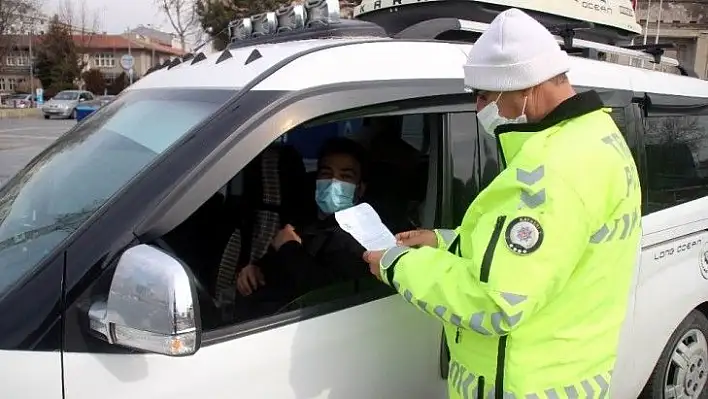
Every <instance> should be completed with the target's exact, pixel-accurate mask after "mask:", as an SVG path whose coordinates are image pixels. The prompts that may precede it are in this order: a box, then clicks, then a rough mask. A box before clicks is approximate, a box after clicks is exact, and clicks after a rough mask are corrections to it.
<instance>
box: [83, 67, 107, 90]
mask: <svg viewBox="0 0 708 399" xmlns="http://www.w3.org/2000/svg"><path fill="white" fill-rule="evenodd" d="M81 78H82V79H83V81H84V90H88V91H90V92H91V93H95V94H103V92H104V91H105V90H106V78H105V77H104V76H103V73H102V72H101V71H100V70H98V69H93V68H92V69H89V70H88V71H86V72H84V73H83V74H82V75H81Z"/></svg>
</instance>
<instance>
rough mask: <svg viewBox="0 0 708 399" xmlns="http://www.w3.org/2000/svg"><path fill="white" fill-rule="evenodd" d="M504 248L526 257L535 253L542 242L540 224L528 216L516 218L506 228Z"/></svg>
mask: <svg viewBox="0 0 708 399" xmlns="http://www.w3.org/2000/svg"><path fill="white" fill-rule="evenodd" d="M505 239H506V246H507V247H508V248H509V249H510V250H511V251H512V252H514V253H517V254H519V255H527V254H530V253H532V252H534V251H536V250H537V249H538V248H539V247H540V246H541V243H542V242H543V228H541V224H540V223H539V222H538V221H537V220H536V219H533V218H530V217H528V216H521V217H518V218H516V219H514V220H512V221H511V222H509V225H508V226H507V227H506V233H505Z"/></svg>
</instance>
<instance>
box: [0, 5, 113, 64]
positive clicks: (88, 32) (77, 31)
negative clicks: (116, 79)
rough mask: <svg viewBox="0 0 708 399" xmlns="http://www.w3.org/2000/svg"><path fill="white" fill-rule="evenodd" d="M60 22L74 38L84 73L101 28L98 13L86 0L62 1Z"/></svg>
mask: <svg viewBox="0 0 708 399" xmlns="http://www.w3.org/2000/svg"><path fill="white" fill-rule="evenodd" d="M0 1H3V0H0ZM59 21H60V22H61V23H63V24H65V25H66V27H67V29H68V30H69V34H70V35H71V36H72V37H73V40H74V43H75V44H76V52H77V54H78V55H79V58H78V60H77V62H78V63H79V68H80V70H82V71H83V70H84V69H86V67H87V66H88V64H89V61H90V59H89V56H88V54H89V53H90V51H89V49H90V48H91V42H92V41H93V38H94V36H96V34H97V33H98V28H99V27H100V21H99V16H98V12H97V11H96V10H91V9H90V8H89V7H88V5H87V2H86V0H62V2H61V7H60V11H59Z"/></svg>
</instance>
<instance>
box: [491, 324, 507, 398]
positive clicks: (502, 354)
mask: <svg viewBox="0 0 708 399" xmlns="http://www.w3.org/2000/svg"><path fill="white" fill-rule="evenodd" d="M507 338H508V336H507V335H502V336H501V337H499V346H498V347H497V375H496V377H495V379H494V399H504V363H505V362H506V339H507Z"/></svg>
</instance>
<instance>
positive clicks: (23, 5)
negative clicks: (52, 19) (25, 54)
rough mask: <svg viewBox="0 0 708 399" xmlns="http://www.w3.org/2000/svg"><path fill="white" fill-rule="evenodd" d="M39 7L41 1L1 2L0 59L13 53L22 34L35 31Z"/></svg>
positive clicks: (5, 0)
mask: <svg viewBox="0 0 708 399" xmlns="http://www.w3.org/2000/svg"><path fill="white" fill-rule="evenodd" d="M39 6H40V4H39V0H0V59H3V60H4V59H5V57H6V56H7V55H8V54H9V53H10V52H12V51H13V48H14V47H15V46H16V45H17V44H19V43H18V40H20V38H21V37H22V36H21V35H22V34H24V33H27V32H28V31H34V29H33V28H34V27H35V25H37V24H38V23H39V17H40V13H39V8H40V7H39ZM35 33H36V32H35ZM25 44H26V43H25Z"/></svg>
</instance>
